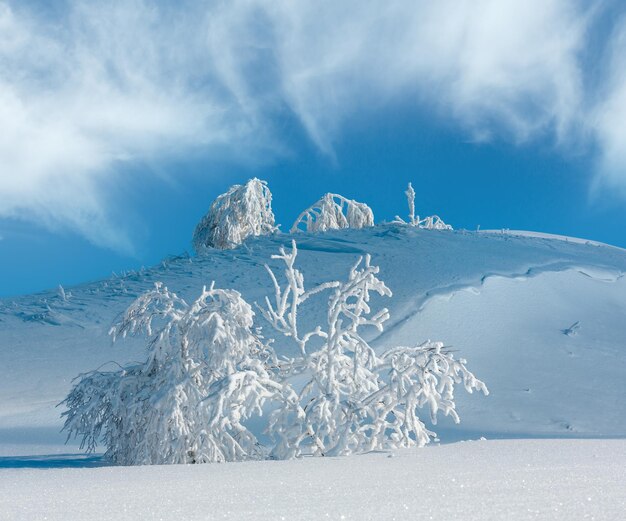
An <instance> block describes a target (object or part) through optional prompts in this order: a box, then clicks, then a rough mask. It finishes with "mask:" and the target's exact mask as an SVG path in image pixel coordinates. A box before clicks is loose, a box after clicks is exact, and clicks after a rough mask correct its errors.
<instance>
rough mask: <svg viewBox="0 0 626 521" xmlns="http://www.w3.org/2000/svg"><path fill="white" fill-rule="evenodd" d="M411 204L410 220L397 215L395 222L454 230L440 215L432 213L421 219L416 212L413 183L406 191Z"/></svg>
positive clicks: (433, 228)
mask: <svg viewBox="0 0 626 521" xmlns="http://www.w3.org/2000/svg"><path fill="white" fill-rule="evenodd" d="M404 193H405V194H406V199H407V202H408V205H409V220H408V221H405V220H404V219H402V218H401V217H398V216H397V215H396V219H395V221H394V222H395V223H399V224H408V225H409V226H415V227H416V228H425V229H427V230H452V226H450V225H449V224H446V223H444V222H443V221H442V220H441V218H440V217H439V216H438V215H431V216H429V217H424V219H420V216H419V215H416V214H415V190H414V189H413V186H412V185H411V183H409V186H408V188H407V189H406V191H405V192H404Z"/></svg>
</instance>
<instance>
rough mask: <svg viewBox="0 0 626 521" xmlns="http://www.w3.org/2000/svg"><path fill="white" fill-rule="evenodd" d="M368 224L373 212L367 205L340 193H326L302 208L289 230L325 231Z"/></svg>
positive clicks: (366, 225) (372, 217)
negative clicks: (304, 208)
mask: <svg viewBox="0 0 626 521" xmlns="http://www.w3.org/2000/svg"><path fill="white" fill-rule="evenodd" d="M368 226H374V213H373V212H372V209H371V208H370V207H369V206H367V205H366V204H365V203H360V202H358V201H354V200H352V199H347V198H345V197H343V196H342V195H338V194H331V193H328V194H325V195H324V196H323V197H322V198H321V199H320V200H319V201H317V202H316V203H314V204H312V205H311V206H310V207H309V208H307V209H306V210H304V211H303V212H302V213H301V214H300V215H299V216H298V218H297V219H296V221H295V222H294V223H293V226H292V227H291V230H290V231H291V233H295V232H297V231H306V232H325V231H327V230H337V229H341V228H365V227H368Z"/></svg>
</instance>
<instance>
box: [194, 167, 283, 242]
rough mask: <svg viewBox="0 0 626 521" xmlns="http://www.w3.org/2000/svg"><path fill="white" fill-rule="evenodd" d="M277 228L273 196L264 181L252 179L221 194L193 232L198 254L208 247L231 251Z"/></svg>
mask: <svg viewBox="0 0 626 521" xmlns="http://www.w3.org/2000/svg"><path fill="white" fill-rule="evenodd" d="M277 229H278V228H277V227H276V226H275V225H274V214H273V212H272V193H271V192H270V189H269V188H268V186H267V183H266V182H265V181H261V180H259V179H256V178H254V179H250V180H249V181H248V182H247V183H246V184H245V185H234V186H232V187H231V188H230V189H229V190H228V192H226V193H225V194H222V195H220V196H219V197H218V198H217V199H215V201H213V204H212V205H211V208H210V209H209V212H208V213H207V214H206V215H205V216H204V217H203V218H202V220H201V221H200V222H199V223H198V225H197V226H196V229H195V231H194V233H193V247H194V250H195V251H196V252H198V253H201V252H203V251H204V250H205V249H206V248H218V249H221V250H226V249H232V248H235V247H236V246H238V245H239V244H242V243H243V241H245V240H246V238H248V237H250V236H258V235H268V234H271V233H274V232H275V231H276V230H277Z"/></svg>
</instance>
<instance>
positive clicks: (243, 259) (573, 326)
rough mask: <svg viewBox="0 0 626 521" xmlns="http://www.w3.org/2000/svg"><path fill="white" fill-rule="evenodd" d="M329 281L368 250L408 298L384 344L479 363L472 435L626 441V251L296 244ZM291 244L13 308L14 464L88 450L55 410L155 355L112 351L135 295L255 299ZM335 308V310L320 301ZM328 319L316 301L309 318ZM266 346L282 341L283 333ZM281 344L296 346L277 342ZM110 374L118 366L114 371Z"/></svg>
mask: <svg viewBox="0 0 626 521" xmlns="http://www.w3.org/2000/svg"><path fill="white" fill-rule="evenodd" d="M296 238H297V239H298V245H299V250H300V255H299V257H298V262H299V266H300V268H301V269H302V271H303V272H304V274H305V280H306V282H307V283H309V284H311V285H313V284H314V283H316V282H321V281H324V280H329V279H337V278H342V277H345V274H346V273H347V270H348V268H349V267H350V265H351V264H352V263H353V262H354V260H355V259H356V258H357V257H358V255H360V254H363V253H365V252H369V253H371V254H372V261H373V263H375V264H378V265H380V267H381V278H382V279H383V280H385V282H386V283H387V285H388V286H389V287H390V288H391V289H392V291H393V292H394V297H393V298H392V299H384V300H383V299H380V300H379V301H378V302H377V303H378V304H380V305H381V306H383V305H384V306H386V307H388V308H389V309H390V311H391V320H390V321H389V322H388V325H387V328H386V331H385V332H384V333H383V334H382V335H378V336H376V335H374V332H372V339H373V341H374V345H376V346H378V347H383V346H390V345H394V344H405V345H406V344H415V343H417V342H421V341H423V340H425V339H427V338H431V339H433V340H442V341H444V342H446V343H447V344H448V345H451V346H453V348H454V349H456V350H458V351H459V353H458V355H459V356H463V357H464V358H466V359H467V360H468V363H469V367H470V369H471V370H472V371H474V373H475V374H476V375H477V376H478V377H479V378H481V379H483V380H484V381H485V382H486V383H487V384H488V386H489V388H490V391H491V395H490V396H489V397H486V398H485V397H482V396H469V395H465V394H464V393H462V392H460V393H459V394H458V410H459V413H460V415H461V419H462V423H461V424H460V425H458V426H457V425H453V424H451V422H446V421H444V422H442V423H441V424H440V425H438V426H437V429H436V430H437V432H438V433H439V434H440V436H441V438H442V441H454V440H458V439H464V438H467V437H474V438H476V437H479V436H482V435H485V436H487V437H537V436H543V437H545V436H558V437H626V415H624V414H623V406H622V403H621V402H622V400H623V397H624V396H626V379H624V378H623V375H624V374H626V342H625V340H626V320H624V317H626V280H625V279H624V278H623V276H622V275H623V273H624V272H625V271H626V252H625V251H623V250H620V249H617V248H612V247H608V246H603V245H597V244H581V243H576V242H572V241H563V240H555V239H550V238H542V237H528V236H510V235H506V234H488V233H474V232H463V231H455V232H447V231H429V230H416V229H411V228H408V227H402V226H396V225H387V226H377V227H375V228H371V229H365V230H347V231H342V232H333V233H327V234H323V235H305V234H301V235H298V236H296ZM289 241H290V237H289V236H286V235H277V236H274V237H264V238H258V239H254V240H251V241H249V242H248V244H247V245H246V246H244V247H242V248H239V249H237V250H232V251H215V252H212V253H210V254H208V255H207V256H204V257H201V258H195V257H194V258H188V257H181V258H177V259H170V260H168V261H164V262H163V263H162V265H160V266H158V267H155V268H152V269H149V270H144V271H142V272H139V273H130V274H125V275H124V276H116V277H113V278H111V279H110V280H107V281H101V282H95V283H90V284H85V285H82V286H79V287H75V288H69V289H68V288H66V289H65V296H64V295H63V293H62V292H60V291H52V292H48V293H41V294H38V295H33V296H25V297H20V298H17V299H9V300H2V301H0V374H1V375H2V378H1V379H0V456H2V455H4V456H9V455H17V454H23V455H29V454H51V453H54V452H72V451H74V450H75V448H73V447H71V446H70V447H64V446H63V441H64V436H63V435H61V434H59V432H58V431H59V429H60V427H61V424H62V423H61V420H60V418H59V414H60V412H61V411H60V410H59V409H58V408H56V407H55V405H56V404H57V403H59V402H60V401H61V400H62V399H63V397H64V396H65V394H66V393H67V391H68V389H69V388H70V385H71V380H72V378H74V377H75V376H76V375H78V374H79V373H80V372H84V371H87V370H90V369H94V368H97V367H101V366H102V365H103V364H106V363H112V362H116V363H122V364H123V363H126V362H129V361H133V360H138V359H140V358H141V357H142V356H143V354H142V345H141V343H140V342H139V341H135V340H131V341H126V342H120V343H117V344H115V345H111V341H110V339H109V338H108V337H107V331H108V329H109V327H110V325H111V323H112V322H113V321H114V320H115V318H116V317H117V316H118V315H119V314H120V313H121V312H122V311H123V310H124V309H125V308H126V306H127V305H128V304H129V303H130V302H131V301H132V299H133V298H134V297H136V296H137V295H138V294H140V293H141V292H143V291H144V290H146V289H148V288H149V287H151V285H152V284H153V283H154V282H155V281H163V282H164V283H165V284H166V285H167V286H168V287H170V289H172V290H174V291H176V292H179V293H180V294H181V295H182V296H184V297H185V298H193V297H195V296H197V295H198V293H199V291H200V289H201V287H202V285H203V284H208V283H210V281H211V280H215V281H216V283H217V285H218V286H221V287H233V288H235V289H237V290H239V291H241V292H242V293H243V295H244V297H245V298H246V299H247V300H248V301H250V302H252V301H261V299H262V298H263V296H264V295H266V294H268V292H269V291H270V283H269V282H270V281H269V278H268V276H267V273H266V272H265V270H264V268H263V264H264V263H266V262H268V263H270V265H273V266H278V264H277V263H276V261H271V260H270V256H271V254H273V253H275V252H276V251H277V250H278V247H279V246H280V245H282V244H288V243H289ZM318 304H322V305H318ZM323 312H324V309H323V301H322V300H319V301H318V302H317V303H314V305H313V306H312V309H311V310H310V312H309V314H308V315H305V316H304V318H305V321H307V322H310V323H313V322H314V321H315V320H317V319H319V318H320V317H321V316H322V314H323ZM259 324H260V325H262V326H264V328H265V333H266V336H272V333H271V331H270V330H269V329H268V327H267V325H266V324H265V323H264V322H263V321H262V319H260V317H259ZM277 350H278V351H279V352H280V351H285V352H287V347H286V346H284V345H281V344H280V343H278V344H277ZM105 367H106V366H105Z"/></svg>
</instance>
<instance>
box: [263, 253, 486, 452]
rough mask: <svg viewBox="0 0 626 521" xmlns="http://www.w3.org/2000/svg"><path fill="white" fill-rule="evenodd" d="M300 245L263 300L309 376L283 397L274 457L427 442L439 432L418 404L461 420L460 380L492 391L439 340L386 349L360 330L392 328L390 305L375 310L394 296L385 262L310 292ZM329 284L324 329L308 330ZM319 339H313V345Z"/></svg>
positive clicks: (274, 424) (360, 265)
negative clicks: (305, 307)
mask: <svg viewBox="0 0 626 521" xmlns="http://www.w3.org/2000/svg"><path fill="white" fill-rule="evenodd" d="M296 256H297V248H296V244H295V241H294V242H292V249H291V251H290V252H287V251H285V249H284V248H282V249H281V251H280V255H275V256H273V258H275V259H280V260H282V261H283V262H284V264H285V266H286V268H285V277H286V281H285V283H284V285H281V284H280V283H279V282H278V278H277V277H276V276H275V275H274V273H273V272H272V271H271V269H270V268H269V267H267V266H266V268H267V271H268V272H269V274H270V277H271V279H272V281H273V283H274V290H275V291H274V298H273V301H272V300H270V299H269V298H266V300H265V306H264V307H259V309H260V310H261V313H262V314H263V316H264V317H265V318H266V319H267V320H268V321H269V322H270V323H271V324H272V325H273V327H274V328H275V329H276V330H277V331H279V332H281V333H282V334H284V335H285V336H286V337H287V338H289V339H291V340H293V341H294V342H295V343H296V345H297V346H298V349H299V352H300V357H299V359H297V360H294V361H292V368H293V369H292V370H293V372H294V373H297V374H302V375H303V376H305V379H306V383H305V385H304V386H303V388H302V390H301V391H300V394H299V401H298V402H297V403H295V402H293V401H290V402H283V405H282V406H281V407H279V408H278V409H277V410H276V411H275V412H274V413H273V415H272V418H271V420H270V427H269V431H270V434H272V435H273V436H274V437H275V440H276V445H275V447H274V450H273V453H272V454H273V456H274V457H276V458H291V457H297V456H299V455H300V454H302V453H303V452H306V453H312V454H314V455H347V454H351V453H355V452H364V451H368V450H376V449H387V448H398V447H408V446H411V445H418V446H422V445H424V444H425V443H428V441H429V440H430V438H431V437H434V436H435V434H434V433H433V432H431V431H429V430H428V429H427V428H426V427H425V425H424V424H423V423H422V422H421V421H420V419H419V417H418V415H417V410H418V409H420V408H422V407H424V406H428V408H429V409H430V416H431V420H432V421H433V423H434V422H435V421H436V416H437V414H438V413H439V412H442V413H443V414H445V415H450V416H452V418H453V419H454V420H455V421H457V422H458V421H459V417H458V415H457V413H456V411H455V406H454V395H453V391H454V386H455V384H456V383H463V385H464V387H465V389H466V390H467V391H468V392H472V391H473V390H474V389H477V390H480V391H482V392H484V393H485V394H487V388H486V386H485V384H484V383H483V382H481V381H480V380H478V379H476V378H475V377H474V375H473V374H472V373H471V372H470V371H468V370H467V368H466V367H465V361H464V360H455V359H454V356H453V355H452V353H450V352H449V351H447V350H445V349H444V347H443V344H441V343H439V342H426V343H423V344H420V345H418V346H416V347H395V348H392V349H389V350H387V351H385V352H384V353H383V354H382V355H381V356H378V355H377V353H376V352H375V351H374V349H373V348H372V347H371V346H370V345H369V344H368V343H367V342H366V340H365V339H364V338H363V336H362V335H361V332H360V328H361V327H363V326H372V327H375V328H376V329H378V330H379V331H382V330H383V324H384V322H385V321H386V320H387V319H388V318H389V312H388V310H387V309H385V308H383V309H381V310H379V311H377V312H373V311H372V310H371V308H370V305H369V303H370V297H371V294H372V293H376V294H378V295H381V296H387V297H390V296H391V291H390V290H389V288H387V286H386V285H385V284H384V282H383V281H381V280H380V279H379V278H378V272H379V268H378V267H377V266H372V265H371V260H370V257H369V255H367V256H365V258H360V259H359V260H358V262H357V263H356V264H355V265H354V266H353V267H352V268H351V269H350V271H349V274H348V280H347V281H345V282H339V281H332V282H326V283H323V284H321V285H319V286H317V287H315V288H313V289H310V290H306V289H305V287H304V277H303V275H302V273H301V272H300V271H299V270H298V269H296V268H295V260H296ZM326 290H328V291H329V292H330V295H329V297H328V305H327V319H326V323H325V324H324V325H323V326H317V327H315V328H313V329H311V330H309V331H307V332H302V331H300V329H299V324H298V311H299V308H300V306H301V305H302V304H304V303H305V302H306V301H307V300H309V298H311V297H312V296H314V295H316V294H318V293H320V292H323V291H326ZM311 341H313V342H311Z"/></svg>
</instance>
